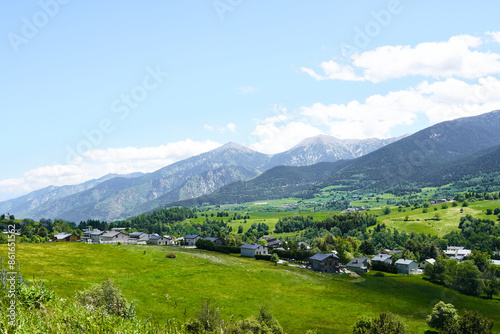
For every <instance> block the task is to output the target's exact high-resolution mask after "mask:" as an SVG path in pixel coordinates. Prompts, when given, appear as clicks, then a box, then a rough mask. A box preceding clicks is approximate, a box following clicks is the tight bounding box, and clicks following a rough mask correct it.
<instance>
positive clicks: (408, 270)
mask: <svg viewBox="0 0 500 334" xmlns="http://www.w3.org/2000/svg"><path fill="white" fill-rule="evenodd" d="M395 264H396V267H397V268H398V273H399V274H406V275H410V274H418V264H417V262H415V261H413V260H405V259H399V260H397V261H396V263H395Z"/></svg>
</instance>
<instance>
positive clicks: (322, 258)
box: [309, 253, 340, 273]
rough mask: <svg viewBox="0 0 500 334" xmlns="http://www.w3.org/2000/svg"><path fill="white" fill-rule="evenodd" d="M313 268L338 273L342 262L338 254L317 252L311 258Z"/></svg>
mask: <svg viewBox="0 0 500 334" xmlns="http://www.w3.org/2000/svg"><path fill="white" fill-rule="evenodd" d="M309 263H310V264H311V268H312V270H315V271H319V272H324V273H336V272H338V271H339V269H340V262H339V258H338V256H337V255H335V254H333V253H330V254H321V253H318V254H315V255H313V256H311V257H310V258H309Z"/></svg>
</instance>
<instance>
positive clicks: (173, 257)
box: [165, 253, 177, 259]
mask: <svg viewBox="0 0 500 334" xmlns="http://www.w3.org/2000/svg"><path fill="white" fill-rule="evenodd" d="M165 257H167V258H169V259H175V258H176V257H177V254H175V253H167V254H166V255H165Z"/></svg>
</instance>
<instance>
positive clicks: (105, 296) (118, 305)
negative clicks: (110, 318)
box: [76, 278, 135, 318]
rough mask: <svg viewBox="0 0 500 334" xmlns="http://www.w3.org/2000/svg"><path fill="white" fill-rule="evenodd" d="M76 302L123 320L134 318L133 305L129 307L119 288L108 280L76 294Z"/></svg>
mask: <svg viewBox="0 0 500 334" xmlns="http://www.w3.org/2000/svg"><path fill="white" fill-rule="evenodd" d="M76 300H77V302H79V303H80V304H81V305H83V306H84V307H85V308H87V309H90V310H94V309H96V310H102V311H104V312H106V313H109V314H113V315H118V316H122V317H124V318H134V317H135V304H134V303H133V302H132V303H131V304H130V305H129V304H128V303H127V299H126V298H125V296H124V295H123V294H122V292H121V290H120V288H119V287H118V286H116V285H115V283H114V282H113V281H112V280H110V279H109V278H106V280H105V281H104V282H102V283H101V284H94V285H93V286H91V287H90V288H89V289H87V290H85V291H82V292H77V294H76Z"/></svg>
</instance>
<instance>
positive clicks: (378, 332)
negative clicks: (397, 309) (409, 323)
mask: <svg viewBox="0 0 500 334" xmlns="http://www.w3.org/2000/svg"><path fill="white" fill-rule="evenodd" d="M352 332H353V334H382V333H383V334H405V333H406V326H405V324H404V322H403V321H402V320H401V319H400V318H398V317H397V316H395V315H393V314H390V313H385V312H382V313H380V314H379V316H378V318H373V319H368V318H361V319H359V320H358V322H357V323H356V324H355V325H354V328H353V331H352Z"/></svg>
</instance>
